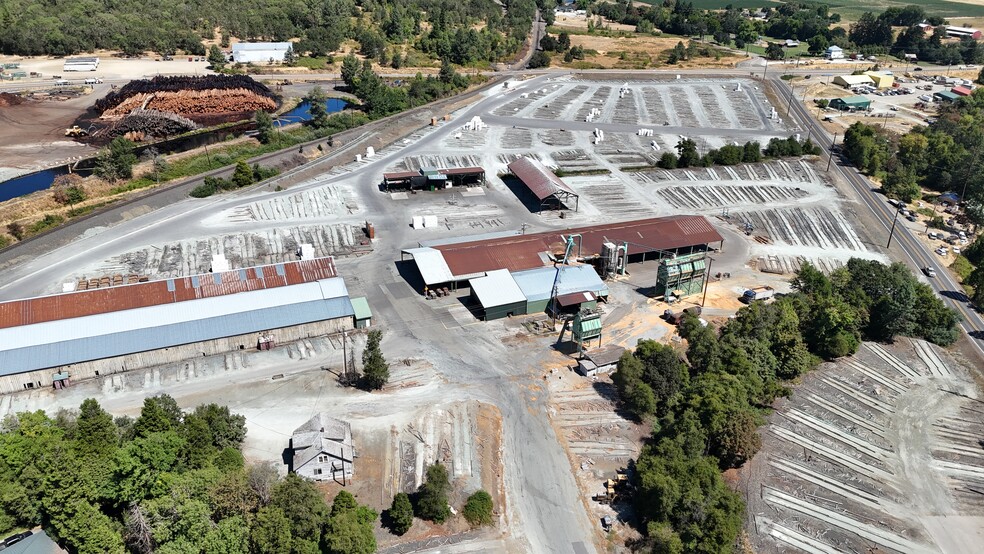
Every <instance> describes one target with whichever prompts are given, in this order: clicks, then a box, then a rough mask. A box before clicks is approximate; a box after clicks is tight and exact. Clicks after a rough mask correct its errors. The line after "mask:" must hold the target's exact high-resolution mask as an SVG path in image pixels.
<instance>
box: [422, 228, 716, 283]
mask: <svg viewBox="0 0 984 554" xmlns="http://www.w3.org/2000/svg"><path fill="white" fill-rule="evenodd" d="M569 234H579V235H581V245H580V253H579V254H578V252H575V255H578V257H579V258H581V259H590V258H595V257H597V256H599V255H601V245H602V244H603V243H604V242H606V241H610V242H614V243H616V244H618V245H620V244H622V243H623V242H627V243H629V254H630V255H631V254H640V253H643V252H655V251H658V250H676V249H678V248H688V247H691V246H700V245H704V244H710V243H714V242H719V241H721V240H723V239H722V237H721V235H720V234H719V233H718V232H717V230H715V229H714V227H713V226H712V225H711V223H710V222H709V221H708V220H707V218H705V217H704V216H699V215H678V216H671V217H660V218H654V219H643V220H638V221H627V222H624V223H614V224H606V225H594V226H591V227H581V228H577V229H565V230H557V231H547V232H544V233H531V234H527V235H514V236H510V237H504V238H495V239H489V240H480V241H471V242H460V243H456V244H444V245H437V246H434V248H436V249H437V250H440V251H441V254H442V255H443V256H444V260H445V262H446V263H447V264H448V268H450V269H451V273H453V274H454V275H472V274H475V273H480V272H484V271H492V270H496V269H508V270H510V271H523V270H526V269H534V268H537V267H543V266H545V265H550V264H551V263H552V262H551V261H550V259H549V257H548V256H547V253H550V254H552V255H553V256H555V257H556V258H561V257H563V255H564V245H565V242H564V239H563V236H566V235H569Z"/></svg>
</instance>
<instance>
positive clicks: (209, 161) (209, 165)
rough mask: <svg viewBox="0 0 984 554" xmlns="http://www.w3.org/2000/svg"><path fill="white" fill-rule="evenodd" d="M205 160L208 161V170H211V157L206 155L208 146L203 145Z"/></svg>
mask: <svg viewBox="0 0 984 554" xmlns="http://www.w3.org/2000/svg"><path fill="white" fill-rule="evenodd" d="M205 160H206V161H208V168H209V169H212V157H211V156H209V155H208V144H207V143H206V144H205Z"/></svg>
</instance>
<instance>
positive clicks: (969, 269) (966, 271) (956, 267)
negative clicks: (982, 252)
mask: <svg viewBox="0 0 984 554" xmlns="http://www.w3.org/2000/svg"><path fill="white" fill-rule="evenodd" d="M950 269H952V270H953V272H954V273H956V274H957V276H958V277H960V280H961V281H966V280H967V278H968V277H970V274H971V273H973V272H974V264H972V263H970V260H968V259H967V258H965V257H964V256H963V254H961V255H959V256H957V257H956V258H955V259H954V260H953V263H952V264H950Z"/></svg>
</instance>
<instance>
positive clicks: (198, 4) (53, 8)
mask: <svg viewBox="0 0 984 554" xmlns="http://www.w3.org/2000/svg"><path fill="white" fill-rule="evenodd" d="M537 2H539V3H540V4H541V5H542V6H547V5H548V4H549V2H548V0H506V1H503V2H496V1H495V0H461V1H453V0H408V1H403V0H400V1H397V0H314V1H311V2H287V1H285V0H249V1H246V0H218V1H206V0H188V1H180V2H179V1H177V0H158V1H155V2H138V1H136V0H120V1H118V2H111V3H101V4H100V5H99V6H98V8H93V5H92V3H91V2H86V1H85V0H58V1H57V2H56V1H54V0H41V1H35V0H5V1H4V2H2V3H0V52H2V53H3V54H16V55H55V56H64V55H70V54H75V53H79V52H91V51H94V50H97V49H107V50H118V51H122V52H123V53H124V54H130V55H135V54H140V53H142V52H144V51H153V52H157V53H158V54H160V55H173V54H174V53H175V52H176V51H178V50H181V51H183V52H187V53H190V54H195V55H205V52H206V51H205V47H204V46H203V43H202V41H203V40H212V39H214V38H216V36H215V32H216V29H218V30H219V32H220V34H221V39H222V43H223V45H227V44H228V41H229V39H230V38H231V37H235V38H237V39H239V40H246V41H250V40H271V41H286V40H293V39H299V42H298V43H297V46H296V48H295V51H296V52H297V53H298V54H305V53H310V54H311V55H314V56H324V55H328V54H331V53H333V52H337V51H338V50H339V48H340V47H341V44H342V43H343V42H344V41H346V40H355V41H357V42H358V43H359V51H360V53H361V54H363V55H365V56H366V57H369V58H372V59H374V60H376V61H377V62H379V63H391V62H392V61H393V58H394V54H396V55H398V56H399V57H401V58H402V57H403V52H404V51H406V50H408V49H413V50H415V51H416V52H419V53H421V54H423V55H424V56H427V57H429V58H431V59H449V60H451V61H452V62H454V63H459V64H470V63H477V62H483V61H484V62H492V61H497V60H500V59H502V58H504V57H508V56H511V55H512V54H514V53H516V52H517V51H518V50H519V48H520V46H521V45H522V43H523V40H524V39H525V38H526V36H527V35H528V34H529V31H530V26H531V24H532V21H533V17H534V15H535V13H536V9H537ZM549 5H551V6H552V4H549ZM550 15H551V16H552V15H553V14H552V12H551V13H550Z"/></svg>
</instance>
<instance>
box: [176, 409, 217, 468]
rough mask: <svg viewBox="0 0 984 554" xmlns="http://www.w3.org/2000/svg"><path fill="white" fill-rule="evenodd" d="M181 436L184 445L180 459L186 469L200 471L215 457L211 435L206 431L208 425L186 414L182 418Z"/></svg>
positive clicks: (194, 416) (200, 419) (196, 417)
mask: <svg viewBox="0 0 984 554" xmlns="http://www.w3.org/2000/svg"><path fill="white" fill-rule="evenodd" d="M181 436H182V438H184V445H183V448H182V450H181V459H182V460H183V461H184V463H185V464H187V465H188V467H190V468H193V469H201V468H203V467H205V466H207V465H209V463H210V462H211V460H212V457H213V456H215V446H213V445H212V433H211V432H210V431H209V429H208V424H207V423H206V422H205V421H204V420H203V419H202V418H200V417H198V416H196V415H194V414H188V415H187V416H185V418H184V423H183V424H182V426H181Z"/></svg>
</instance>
